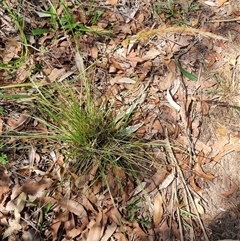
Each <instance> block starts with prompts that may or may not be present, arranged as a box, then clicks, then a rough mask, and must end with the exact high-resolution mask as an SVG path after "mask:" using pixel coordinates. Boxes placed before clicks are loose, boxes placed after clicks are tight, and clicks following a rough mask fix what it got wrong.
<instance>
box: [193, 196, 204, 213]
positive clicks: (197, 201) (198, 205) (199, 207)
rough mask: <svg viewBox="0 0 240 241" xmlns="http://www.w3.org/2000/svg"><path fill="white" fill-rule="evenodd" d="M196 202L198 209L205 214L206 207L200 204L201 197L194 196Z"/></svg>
mask: <svg viewBox="0 0 240 241" xmlns="http://www.w3.org/2000/svg"><path fill="white" fill-rule="evenodd" d="M194 203H195V205H196V208H197V211H198V213H199V214H204V212H205V211H204V208H203V206H202V205H201V204H200V199H199V198H194Z"/></svg>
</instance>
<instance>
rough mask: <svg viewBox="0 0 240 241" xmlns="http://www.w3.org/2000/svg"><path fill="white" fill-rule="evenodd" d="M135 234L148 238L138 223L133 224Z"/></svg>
mask: <svg viewBox="0 0 240 241" xmlns="http://www.w3.org/2000/svg"><path fill="white" fill-rule="evenodd" d="M132 232H133V233H135V234H136V235H137V236H138V237H141V238H143V237H147V234H146V233H145V232H144V231H143V230H142V228H141V227H140V226H139V224H138V222H137V221H134V222H133V230H132Z"/></svg>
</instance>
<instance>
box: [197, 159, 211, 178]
mask: <svg viewBox="0 0 240 241" xmlns="http://www.w3.org/2000/svg"><path fill="white" fill-rule="evenodd" d="M194 171H195V173H196V174H197V175H198V176H199V177H202V178H204V179H207V180H212V179H214V178H215V176H214V175H212V174H211V173H205V172H204V171H203V170H202V167H201V165H200V163H198V162H197V163H196V164H195V166H194Z"/></svg>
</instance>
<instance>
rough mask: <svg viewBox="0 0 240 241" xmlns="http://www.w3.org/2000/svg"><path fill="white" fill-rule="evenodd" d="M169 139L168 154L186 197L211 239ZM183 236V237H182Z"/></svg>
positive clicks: (205, 234) (203, 230)
mask: <svg viewBox="0 0 240 241" xmlns="http://www.w3.org/2000/svg"><path fill="white" fill-rule="evenodd" d="M166 132H167V130H166ZM167 140H168V143H169V145H168V147H166V149H167V151H168V154H169V156H170V158H171V160H172V161H173V163H174V165H175V167H176V169H177V173H178V174H179V176H180V178H181V181H182V184H183V187H184V191H185V192H186V194H185V197H188V198H189V199H190V201H191V204H192V206H193V208H194V211H195V215H196V216H197V218H198V222H199V224H200V227H201V229H202V232H203V235H204V238H205V240H206V241H209V238H208V235H207V233H206V230H205V227H204V225H203V222H202V220H201V217H200V215H199V212H198V209H197V207H196V203H195V202H194V199H193V196H192V193H191V192H190V190H189V188H188V185H187V183H186V180H185V178H184V175H183V172H182V170H181V168H180V166H179V165H178V161H177V159H176V158H175V155H174V153H173V150H172V147H171V145H170V142H169V138H168V136H167ZM188 206H189V205H188ZM182 238H183V237H182Z"/></svg>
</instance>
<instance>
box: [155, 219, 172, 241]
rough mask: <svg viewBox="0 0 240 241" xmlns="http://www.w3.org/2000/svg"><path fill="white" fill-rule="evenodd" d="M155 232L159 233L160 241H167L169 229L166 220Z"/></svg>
mask: <svg viewBox="0 0 240 241" xmlns="http://www.w3.org/2000/svg"><path fill="white" fill-rule="evenodd" d="M156 232H157V233H159V235H160V237H161V240H162V241H167V240H168V238H169V234H170V233H171V232H170V228H169V226H168V223H167V220H164V222H162V223H161V225H160V226H159V227H157V229H156Z"/></svg>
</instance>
